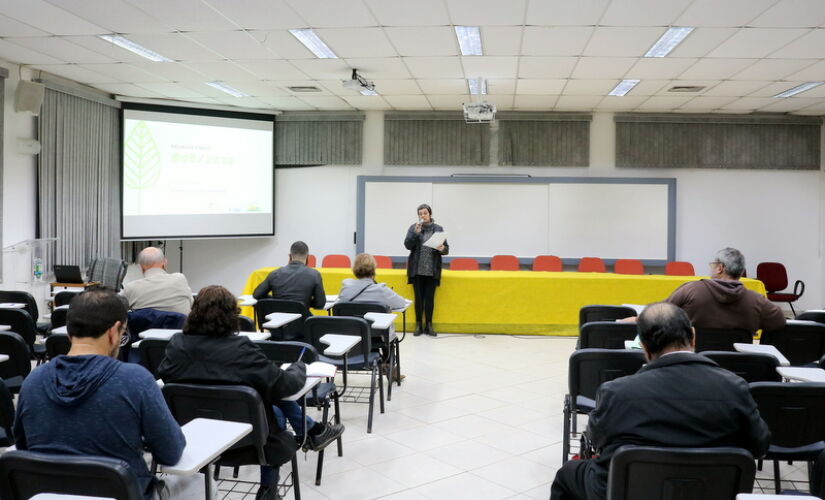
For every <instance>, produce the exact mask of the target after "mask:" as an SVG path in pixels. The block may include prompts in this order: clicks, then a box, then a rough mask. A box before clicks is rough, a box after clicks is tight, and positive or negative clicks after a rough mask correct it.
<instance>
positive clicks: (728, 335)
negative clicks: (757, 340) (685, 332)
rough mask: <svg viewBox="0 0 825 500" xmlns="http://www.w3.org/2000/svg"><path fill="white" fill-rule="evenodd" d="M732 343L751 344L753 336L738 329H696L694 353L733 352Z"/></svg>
mask: <svg viewBox="0 0 825 500" xmlns="http://www.w3.org/2000/svg"><path fill="white" fill-rule="evenodd" d="M734 343H741V344H753V335H752V334H751V332H749V331H747V330H741V329H739V328H698V327H697V328H696V348H695V349H694V350H695V351H696V352H701V351H732V352H735V351H736V349H734V348H733V344H734Z"/></svg>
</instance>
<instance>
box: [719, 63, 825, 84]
mask: <svg viewBox="0 0 825 500" xmlns="http://www.w3.org/2000/svg"><path fill="white" fill-rule="evenodd" d="M813 62H814V61H813V60H811V59H761V60H759V61H756V62H755V63H753V64H752V65H750V66H748V67H747V68H745V69H743V70H742V71H740V72H739V73H736V74H735V75H734V76H733V78H732V79H734V80H784V79H791V78H790V75H791V74H792V73H796V72H797V71H799V70H801V69H802V68H805V67H808V66H810V65H811V63H813Z"/></svg>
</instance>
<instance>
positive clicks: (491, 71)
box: [461, 56, 518, 78]
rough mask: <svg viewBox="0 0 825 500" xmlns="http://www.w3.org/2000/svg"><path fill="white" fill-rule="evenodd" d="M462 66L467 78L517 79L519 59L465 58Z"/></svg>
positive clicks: (496, 57)
mask: <svg viewBox="0 0 825 500" xmlns="http://www.w3.org/2000/svg"><path fill="white" fill-rule="evenodd" d="M461 64H462V65H463V66H464V76H465V77H466V78H475V77H479V76H481V77H484V78H515V77H516V70H517V68H518V57H503V56H463V57H461Z"/></svg>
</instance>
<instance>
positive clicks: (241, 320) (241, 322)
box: [238, 314, 256, 332]
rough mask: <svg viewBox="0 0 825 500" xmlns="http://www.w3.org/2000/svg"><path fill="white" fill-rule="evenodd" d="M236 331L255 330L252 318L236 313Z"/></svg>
mask: <svg viewBox="0 0 825 500" xmlns="http://www.w3.org/2000/svg"><path fill="white" fill-rule="evenodd" d="M238 331H239V332H254V331H256V330H255V322H254V321H252V318H248V317H246V316H243V315H241V314H239V315H238Z"/></svg>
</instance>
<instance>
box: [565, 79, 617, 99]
mask: <svg viewBox="0 0 825 500" xmlns="http://www.w3.org/2000/svg"><path fill="white" fill-rule="evenodd" d="M617 83H619V81H618V80H568V82H567V85H565V86H564V94H563V95H597V96H606V95H607V93H608V92H610V91H611V90H613V87H615V86H616V84H617Z"/></svg>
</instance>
